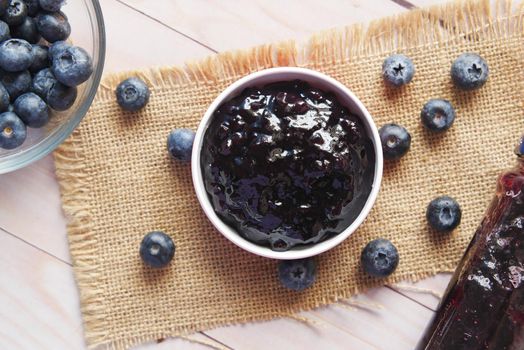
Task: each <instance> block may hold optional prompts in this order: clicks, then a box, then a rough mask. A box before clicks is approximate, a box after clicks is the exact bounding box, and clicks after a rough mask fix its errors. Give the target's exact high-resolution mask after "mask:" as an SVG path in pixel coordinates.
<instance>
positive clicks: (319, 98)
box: [192, 67, 382, 259]
mask: <svg viewBox="0 0 524 350" xmlns="http://www.w3.org/2000/svg"><path fill="white" fill-rule="evenodd" d="M192 174H193V182H194V185H195V189H196V192H197V197H198V199H199V201H200V204H201V206H202V208H203V209H204V212H205V214H206V215H207V216H208V218H209V219H210V220H211V222H212V223H213V224H214V225H215V227H216V228H217V229H218V230H219V231H220V232H221V233H222V234H224V235H225V236H226V237H227V238H228V239H230V240H231V241H232V242H233V243H235V244H237V245H239V246H240V247H241V248H244V249H246V250H248V251H250V252H252V253H255V254H258V255H261V256H265V257H270V258H277V259H298V258H304V257H308V256H313V255H316V254H319V253H321V252H323V251H326V250H328V249H331V248H332V247H334V246H336V245H337V244H339V243H340V242H342V241H343V240H344V239H345V238H347V237H348V236H349V235H350V234H351V233H352V232H353V231H355V229H356V228H357V227H358V226H359V225H360V224H361V223H362V221H363V220H364V218H365V217H366V215H367V214H368V213H369V211H370V209H371V206H372V205H373V203H374V201H375V198H376V195H377V192H378V188H379V186H380V180H381V176H382V148H381V144H380V138H379V136H378V131H377V128H376V126H375V124H374V122H373V120H372V118H371V116H370V115H369V113H368V112H367V110H366V109H365V107H364V106H363V105H362V104H361V103H360V101H359V100H358V99H357V98H356V97H355V96H354V95H353V94H352V93H351V92H350V91H349V90H348V89H347V88H346V87H345V86H344V85H342V84H341V83H339V82H337V81H336V80H334V79H332V78H330V77H328V76H326V75H323V74H321V73H318V72H315V71H312V70H308V69H302V68H291V67H285V68H273V69H268V70H264V71H261V72H258V73H254V74H251V75H249V76H247V77H245V78H243V79H240V80H239V81H237V82H236V83H234V84H232V85H231V86H230V87H229V88H227V89H226V90H225V91H224V92H223V93H222V94H221V95H220V96H219V97H218V98H217V99H216V100H215V101H214V102H213V104H212V105H211V106H210V107H209V109H208V111H207V112H206V114H205V116H204V118H203V120H202V122H201V124H200V127H199V129H198V130H197V134H196V137H195V143H194V146H193V154H192Z"/></svg>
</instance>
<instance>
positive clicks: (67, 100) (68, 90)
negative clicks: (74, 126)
mask: <svg viewBox="0 0 524 350" xmlns="http://www.w3.org/2000/svg"><path fill="white" fill-rule="evenodd" d="M77 94H78V91H77V88H76V87H74V86H72V87H71V86H66V85H64V84H62V83H60V82H56V83H55V84H53V85H52V86H51V88H50V89H49V91H48V92H47V95H46V98H45V100H46V102H47V104H48V105H49V107H51V108H53V109H54V110H56V111H65V110H67V109H69V108H71V106H72V105H73V104H74V103H75V100H76V97H77Z"/></svg>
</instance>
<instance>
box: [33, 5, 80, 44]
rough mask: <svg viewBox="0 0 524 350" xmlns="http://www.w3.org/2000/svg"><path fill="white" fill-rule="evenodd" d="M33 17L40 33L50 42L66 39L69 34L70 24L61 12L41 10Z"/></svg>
mask: <svg viewBox="0 0 524 350" xmlns="http://www.w3.org/2000/svg"><path fill="white" fill-rule="evenodd" d="M35 19H36V27H37V28H38V31H39V32H40V35H42V37H43V38H44V39H45V40H47V41H48V42H50V43H54V42H55V41H59V40H66V39H67V38H68V37H69V35H70V34H71V25H70V24H69V21H68V20H67V17H66V15H65V14H63V13H62V12H41V13H40V14H39V15H38V16H36V17H35Z"/></svg>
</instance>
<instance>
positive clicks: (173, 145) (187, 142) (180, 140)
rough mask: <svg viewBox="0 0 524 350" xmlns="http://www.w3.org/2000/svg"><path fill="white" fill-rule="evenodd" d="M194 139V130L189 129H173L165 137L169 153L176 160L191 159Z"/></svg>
mask: <svg viewBox="0 0 524 350" xmlns="http://www.w3.org/2000/svg"><path fill="white" fill-rule="evenodd" d="M194 141H195V132H194V131H193V130H190V129H174V130H172V131H171V132H170V133H169V136H168V137H167V149H168V151H169V154H170V155H171V156H172V157H173V158H175V159H178V160H182V161H189V160H191V151H192V150H193V142H194Z"/></svg>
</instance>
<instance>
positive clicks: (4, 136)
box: [0, 112, 27, 149]
mask: <svg viewBox="0 0 524 350" xmlns="http://www.w3.org/2000/svg"><path fill="white" fill-rule="evenodd" d="M26 136H27V130H26V126H25V124H24V122H23V121H22V120H20V118H18V116H17V115H16V114H14V113H13V112H4V113H2V114H0V148H3V149H13V148H16V147H18V146H20V145H21V144H22V143H24V141H25V138H26Z"/></svg>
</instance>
